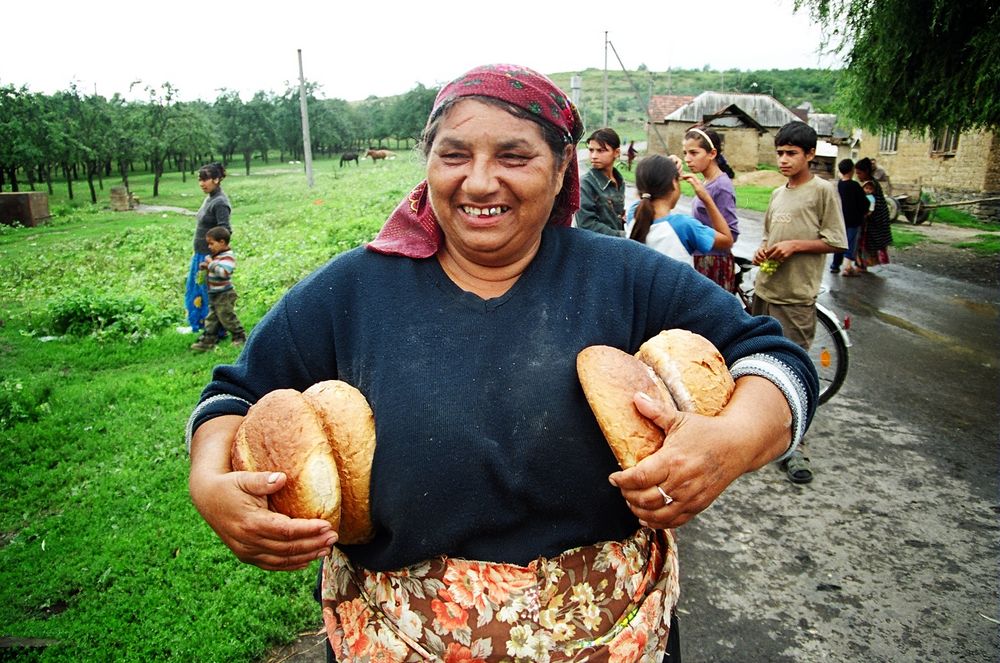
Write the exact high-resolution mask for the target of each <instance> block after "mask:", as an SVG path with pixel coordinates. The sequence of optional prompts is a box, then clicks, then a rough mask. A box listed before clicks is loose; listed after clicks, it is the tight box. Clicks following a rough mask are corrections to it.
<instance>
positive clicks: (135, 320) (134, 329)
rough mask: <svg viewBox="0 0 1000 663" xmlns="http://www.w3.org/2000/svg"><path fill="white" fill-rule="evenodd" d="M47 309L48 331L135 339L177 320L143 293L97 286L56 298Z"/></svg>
mask: <svg viewBox="0 0 1000 663" xmlns="http://www.w3.org/2000/svg"><path fill="white" fill-rule="evenodd" d="M47 312H48V316H47V318H48V319H47V324H46V328H45V330H44V331H46V332H47V333H51V334H60V335H61V334H68V335H70V336H95V337H97V338H126V339H130V340H134V341H138V340H140V339H142V338H145V337H147V336H150V335H151V334H153V333H154V332H156V331H159V330H160V329H163V328H164V327H166V326H167V325H170V324H172V323H173V322H174V321H175V320H174V316H173V314H171V313H169V312H167V311H164V310H162V309H159V308H158V307H157V306H155V305H153V304H151V303H150V302H149V301H148V300H146V299H144V298H142V297H140V296H136V295H132V294H128V293H118V292H100V291H95V290H80V291H77V292H72V293H70V294H68V295H66V296H65V297H63V298H61V299H56V300H53V301H51V302H49V305H48V307H47Z"/></svg>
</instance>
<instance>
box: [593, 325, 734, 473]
mask: <svg viewBox="0 0 1000 663" xmlns="http://www.w3.org/2000/svg"><path fill="white" fill-rule="evenodd" d="M576 371H577V375H579V377H580V384H581V385H583V392H584V394H585V395H586V397H587V402H588V403H589V404H590V409H591V410H593V412H594V416H595V417H596V419H597V423H598V425H599V426H600V427H601V432H603V433H604V437H605V438H606V439H607V441H608V444H609V445H610V446H611V450H612V451H613V452H614V454H615V458H617V459H618V464H619V465H621V466H622V468H628V467H632V466H633V465H635V464H636V463H638V462H639V461H640V460H642V459H643V458H645V457H646V456H648V455H650V454H651V453H653V452H654V451H656V450H657V449H659V448H660V447H661V446H663V441H664V432H663V431H662V430H661V429H660V427H659V426H657V425H656V424H654V423H653V422H651V421H650V420H648V419H646V418H645V417H644V416H642V415H641V414H639V411H638V410H637V409H636V408H635V404H634V400H633V399H634V397H635V393H636V392H637V391H642V392H644V393H646V394H647V395H649V396H650V397H652V398H654V399H656V398H659V399H660V400H662V401H663V402H664V403H673V404H674V405H675V407H676V408H677V409H678V410H682V411H685V412H697V413H699V414H703V415H706V416H714V415H716V414H718V413H719V412H721V411H722V409H723V408H724V407H725V406H726V403H728V402H729V399H730V397H731V396H732V394H733V390H734V389H735V383H734V382H733V377H732V375H730V373H729V369H728V368H727V367H726V362H725V360H724V359H723V357H722V355H721V354H719V351H718V350H717V349H716V348H715V346H714V345H712V343H711V341H709V340H708V339H706V338H704V337H703V336H700V335H698V334H693V333H691V332H689V331H686V330H683V329H670V330H667V331H663V332H660V333H659V334H658V335H656V336H654V337H653V338H651V339H649V340H648V341H646V342H645V343H643V344H642V346H641V347H640V348H639V351H638V352H637V353H636V354H635V356H632V355H630V354H628V353H626V352H622V351H621V350H618V349H617V348H612V347H609V346H606V345H593V346H590V347H588V348H584V349H583V350H582V351H581V352H580V354H579V355H577V358H576Z"/></svg>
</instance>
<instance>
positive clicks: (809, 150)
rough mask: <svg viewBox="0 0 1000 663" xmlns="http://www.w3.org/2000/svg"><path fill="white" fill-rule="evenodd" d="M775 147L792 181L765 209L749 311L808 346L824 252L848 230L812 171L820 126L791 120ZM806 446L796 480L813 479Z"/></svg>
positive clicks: (828, 187) (794, 463)
mask: <svg viewBox="0 0 1000 663" xmlns="http://www.w3.org/2000/svg"><path fill="white" fill-rule="evenodd" d="M774 147H775V151H776V152H777V155H778V169H779V170H780V171H781V174H782V175H784V176H785V177H787V178H788V182H787V183H786V184H785V185H784V186H780V187H778V188H777V189H775V190H774V192H773V193H772V194H771V201H770V202H769V203H768V205H767V211H766V212H765V213H764V232H763V234H762V236H761V243H760V246H759V247H758V248H757V251H756V252H755V253H754V256H753V262H754V264H755V265H761V269H760V271H759V273H758V274H757V279H756V281H755V283H754V296H753V303H752V305H751V307H752V310H751V312H752V313H753V314H754V315H770V316H771V317H774V318H777V320H778V322H780V323H781V328H782V331H783V332H784V334H785V337H787V338H788V339H789V340H791V341H792V342H794V343H796V344H798V345H799V346H800V347H802V348H803V349H805V350H808V349H809V346H810V345H812V341H813V336H814V335H815V332H816V297H817V295H819V288H820V284H821V283H822V281H823V269H824V263H825V262H826V258H825V256H824V254H827V253H836V252H837V251H843V250H844V249H846V248H847V231H846V230H845V228H844V217H843V214H842V213H841V211H840V197H839V196H838V195H837V190H836V189H835V188H834V187H833V185H832V184H831V183H829V182H827V181H825V180H822V179H820V178H818V177H816V176H814V175H813V174H812V172H810V170H809V162H810V161H812V160H813V157H815V156H816V131H815V130H813V128H812V127H810V126H809V125H808V124H806V123H805V122H800V121H796V122H790V123H788V124H786V125H785V126H783V127H781V129H779V130H778V134H777V135H776V136H775V137H774ZM765 263H766V264H765ZM804 451H805V449H804V447H803V446H801V445H800V446H799V448H798V449H796V450H795V451H794V452H793V453H792V454H791V455H790V456H789V457H788V459H787V460H786V461H785V462H784V463H783V465H784V469H785V471H786V472H787V473H788V478H789V479H790V480H791V481H792V482H793V483H809V482H810V481H812V478H813V472H812V468H811V467H810V465H809V459H808V458H807V457H806V456H805V454H804Z"/></svg>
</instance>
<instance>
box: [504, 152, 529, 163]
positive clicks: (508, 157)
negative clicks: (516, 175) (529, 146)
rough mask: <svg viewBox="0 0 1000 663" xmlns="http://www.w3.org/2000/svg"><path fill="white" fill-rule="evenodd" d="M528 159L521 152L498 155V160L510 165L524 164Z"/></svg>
mask: <svg viewBox="0 0 1000 663" xmlns="http://www.w3.org/2000/svg"><path fill="white" fill-rule="evenodd" d="M528 159H529V157H527V156H525V155H523V154H501V155H500V160H501V161H503V162H504V163H507V164H510V165H515V166H521V165H524V164H526V163H528Z"/></svg>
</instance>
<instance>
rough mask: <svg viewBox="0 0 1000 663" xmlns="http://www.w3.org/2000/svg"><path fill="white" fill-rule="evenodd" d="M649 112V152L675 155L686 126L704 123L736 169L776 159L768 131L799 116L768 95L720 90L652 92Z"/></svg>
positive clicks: (739, 169)
mask: <svg viewBox="0 0 1000 663" xmlns="http://www.w3.org/2000/svg"><path fill="white" fill-rule="evenodd" d="M684 99H686V100H684ZM681 100H684V101H681ZM665 111H666V112H665ZM649 116H650V118H651V121H650V122H649V125H648V127H647V139H646V145H647V149H648V150H649V151H650V152H657V153H660V154H680V153H681V151H682V148H683V143H684V134H685V133H686V132H687V130H688V129H690V128H691V127H692V126H695V125H705V126H710V127H712V128H713V129H715V130H716V131H718V132H719V133H720V134H723V135H724V136H723V140H724V141H725V145H724V148H723V152H724V153H725V155H726V159H727V160H728V161H729V164H730V165H731V166H732V167H733V169H734V170H736V171H739V172H749V171H753V170H756V169H757V164H760V163H768V164H774V163H776V158H775V154H774V135H775V134H776V133H777V131H778V129H779V128H780V127H782V126H784V125H785V124H787V123H789V122H796V121H801V120H802V118H801V117H799V116H798V115H796V114H795V113H794V112H793V111H792V110H790V109H789V108H787V107H786V106H785V105H783V104H782V103H781V102H779V101H778V100H777V99H775V98H774V97H772V96H771V95H768V94H740V93H721V92H702V93H701V94H699V95H697V96H696V97H686V98H685V97H677V96H671V97H665V96H654V97H652V99H651V100H650V104H649Z"/></svg>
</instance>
